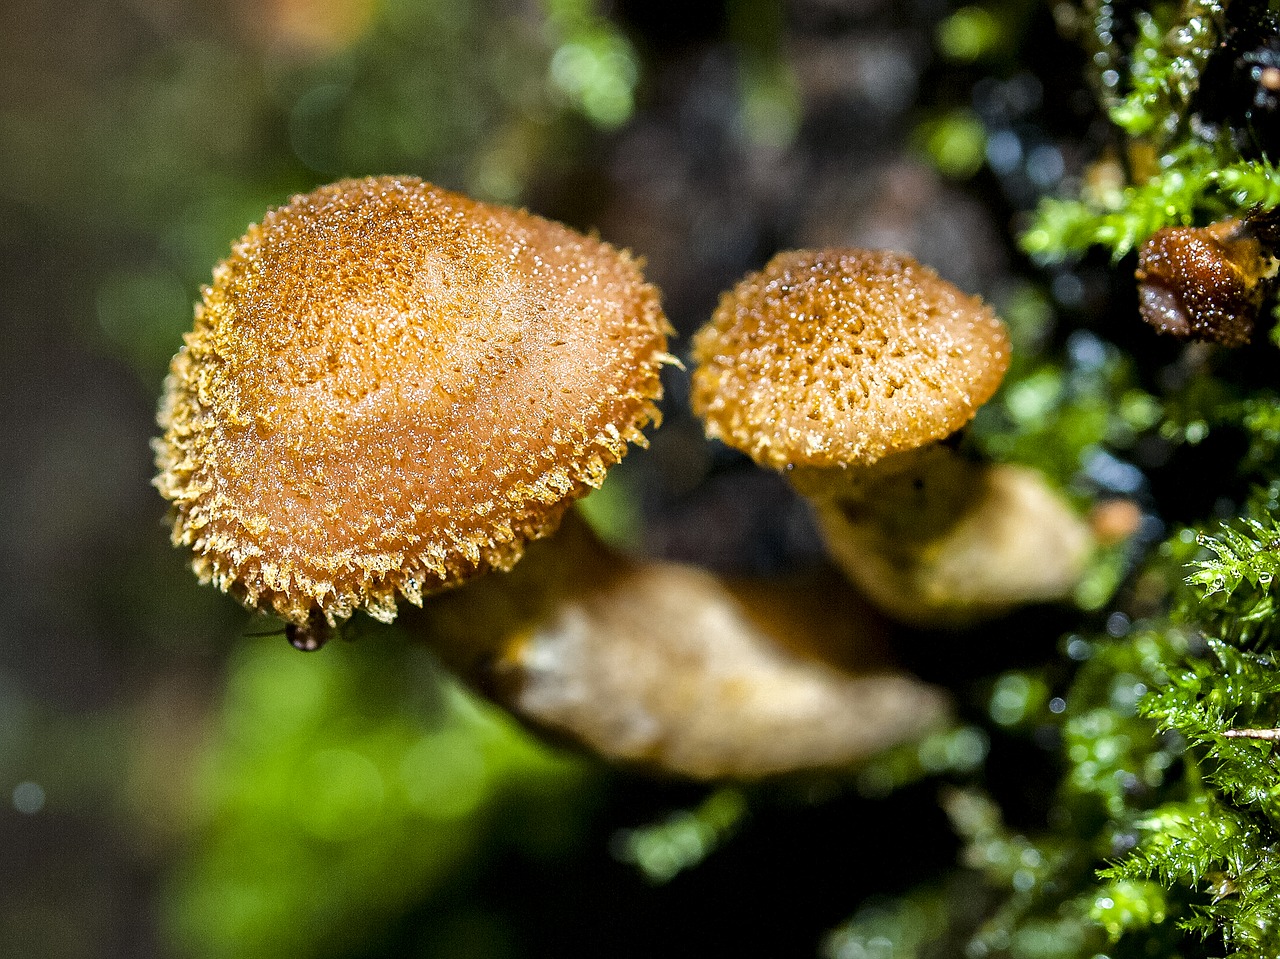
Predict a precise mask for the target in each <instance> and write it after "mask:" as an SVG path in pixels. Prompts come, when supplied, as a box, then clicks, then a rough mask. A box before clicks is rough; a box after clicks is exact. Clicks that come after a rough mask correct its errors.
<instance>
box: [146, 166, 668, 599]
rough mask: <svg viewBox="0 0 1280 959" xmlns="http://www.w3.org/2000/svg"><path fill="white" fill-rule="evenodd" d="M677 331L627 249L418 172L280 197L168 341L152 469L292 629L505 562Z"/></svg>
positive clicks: (215, 573)
mask: <svg viewBox="0 0 1280 959" xmlns="http://www.w3.org/2000/svg"><path fill="white" fill-rule="evenodd" d="M668 332H669V327H668V324H667V321H666V319H665V317H664V316H663V313H662V310H661V308H660V306H659V302H658V294H657V292H656V290H655V289H654V288H653V287H652V286H650V285H648V284H647V283H645V282H644V279H643V277H642V276H641V275H640V270H639V267H638V265H637V264H636V262H635V261H634V260H633V259H632V258H631V257H630V256H629V255H628V254H627V253H626V252H623V251H619V250H616V249H614V248H613V247H611V246H609V245H608V244H607V243H604V242H602V241H600V240H598V239H596V238H593V237H587V236H583V235H581V234H579V233H576V232H574V231H572V230H570V229H569V228H567V227H565V226H562V225H561V224H558V223H553V222H551V221H548V220H544V219H542V218H540V217H537V216H534V215H532V214H530V213H527V212H524V211H521V210H515V209H510V208H507V207H501V206H495V205H492V204H487V203H480V202H477V201H474V200H471V199H468V198H466V197H464V196H460V195H458V194H456V193H450V192H448V191H445V190H441V189H438V188H436V187H434V186H431V185H429V184H426V183H423V182H421V181H420V180H417V179H414V178H411V177H371V178H366V179H361V180H344V181H341V182H339V183H335V184H332V185H330V186H325V187H321V188H320V189H318V190H316V191H314V192H313V193H309V194H306V195H304V196H295V197H294V198H293V199H292V200H290V201H289V203H288V204H287V205H285V206H283V207H280V208H279V209H276V210H273V211H271V212H270V213H268V214H267V215H266V217H265V218H264V219H263V221H262V223H261V225H255V226H252V227H250V228H249V231H248V233H247V234H246V235H245V236H244V237H243V238H242V239H241V240H240V241H239V242H237V243H236V244H235V245H234V246H233V248H232V254H231V257H230V258H229V259H227V260H226V261H225V262H223V263H221V264H220V265H219V266H218V267H217V268H216V269H215V270H214V282H213V285H212V286H209V287H205V288H204V290H203V302H202V303H201V304H198V305H197V307H196V320H195V329H194V330H193V331H192V332H191V333H189V334H187V337H186V345H185V346H184V347H183V348H182V350H181V351H180V352H179V353H178V354H177V356H175V357H174V359H173V362H172V365H171V367H170V373H169V376H168V379H167V381H166V386H165V394H164V397H163V399H162V402H161V408H160V414H159V422H160V425H161V426H162V427H163V429H164V435H163V436H162V437H161V438H159V439H158V440H156V441H155V449H156V462H157V465H158V467H159V469H160V474H159V476H158V477H157V478H156V480H155V483H156V486H157V487H158V488H159V489H160V491H161V493H162V494H163V495H164V496H165V497H167V498H168V499H169V500H171V501H172V503H173V540H174V542H175V544H179V545H185V546H189V547H190V548H191V549H192V550H193V551H194V553H195V559H194V564H193V565H194V568H195V571H196V573H197V575H198V576H199V577H200V578H201V580H203V581H212V582H213V583H214V584H215V585H217V586H218V587H219V588H220V589H223V590H225V591H228V592H231V593H232V594H233V595H235V596H236V597H237V598H238V599H240V600H241V601H242V602H243V603H245V604H246V605H248V606H251V607H260V608H270V609H273V610H274V611H275V612H276V613H277V614H278V615H280V616H281V617H283V618H284V619H286V620H288V621H289V622H291V623H294V624H297V625H306V624H307V623H308V619H309V618H311V619H312V621H314V616H315V615H316V614H317V612H319V613H322V614H323V615H324V617H325V618H326V619H327V620H328V621H329V623H331V624H332V623H334V622H336V621H337V620H338V619H342V618H345V617H347V616H349V615H350V614H351V612H352V611H353V610H354V609H356V608H363V609H364V610H365V611H366V612H368V613H369V614H370V615H372V616H374V617H375V618H378V619H382V620H384V621H385V620H390V619H392V618H393V617H394V616H395V609H396V606H395V604H396V596H397V594H399V595H401V596H404V597H405V598H407V599H408V600H410V601H411V602H414V603H420V602H421V599H422V596H423V594H425V593H430V592H433V591H436V590H439V589H442V588H445V587H448V586H451V585H454V584H457V583H459V582H461V581H463V580H465V579H467V578H469V577H471V576H474V575H476V574H478V573H481V572H484V571H486V570H488V569H491V568H500V569H506V568H509V567H510V566H511V565H512V564H513V563H514V562H515V561H516V560H517V559H518V558H519V557H520V554H521V552H522V550H523V548H524V544H525V543H526V542H527V541H528V540H530V539H532V538H535V537H538V536H541V535H544V534H546V533H548V532H551V531H553V530H554V529H555V527H556V525H557V524H558V522H559V520H560V517H561V515H562V513H563V512H564V510H565V509H566V508H567V507H568V505H569V503H570V502H572V500H574V499H575V498H577V497H579V496H581V495H582V494H583V493H585V492H586V491H587V490H588V489H590V488H591V487H595V486H598V485H599V484H600V482H601V480H602V479H603V477H604V474H605V471H606V470H607V469H608V467H609V466H611V465H612V464H613V463H615V462H617V461H618V460H619V459H621V458H622V456H623V455H624V453H625V452H626V449H627V443H628V442H637V443H642V442H643V441H644V437H643V435H642V434H641V432H640V430H641V428H642V427H643V426H644V425H645V424H647V423H649V422H651V421H652V422H657V421H658V419H659V414H658V411H657V408H656V406H655V405H654V401H655V400H656V399H658V398H660V396H661V392H662V390H661V386H660V383H659V375H658V374H659V370H660V367H661V366H662V364H663V363H664V362H665V361H667V359H668V357H667V354H666V353H665V349H666V334H667V333H668Z"/></svg>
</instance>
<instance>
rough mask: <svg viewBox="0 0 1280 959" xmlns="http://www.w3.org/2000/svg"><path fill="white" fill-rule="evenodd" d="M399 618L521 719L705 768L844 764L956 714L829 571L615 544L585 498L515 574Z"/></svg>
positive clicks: (622, 750)
mask: <svg viewBox="0 0 1280 959" xmlns="http://www.w3.org/2000/svg"><path fill="white" fill-rule="evenodd" d="M406 625H407V626H408V627H409V628H410V629H412V630H413V631H414V632H415V633H416V634H419V635H422V636H424V637H426V638H427V639H428V640H429V642H430V644H431V645H432V647H433V648H435V649H436V650H438V651H439V652H440V654H441V656H442V657H443V658H444V660H445V662H446V663H448V664H449V665H451V666H452V667H453V668H454V669H456V670H457V671H458V672H459V673H461V674H462V675H463V676H464V677H467V678H468V679H469V680H470V681H471V682H472V683H473V684H474V685H476V686H478V687H479V688H480V689H481V690H482V691H483V692H485V693H486V694H487V695H488V696H490V697H491V698H493V699H494V700H496V701H497V702H499V703H501V704H503V705H504V706H506V707H507V708H509V709H510V710H511V711H512V712H513V713H515V714H516V715H517V716H519V717H520V718H522V719H523V720H524V721H525V722H527V723H529V724H530V725H532V726H534V727H535V728H537V729H540V730H542V731H544V732H550V733H551V734H552V735H553V736H555V737H556V738H560V739H568V740H570V741H572V742H575V743H577V744H581V745H585V746H587V747H589V748H591V749H592V750H594V751H595V752H596V753H598V754H600V755H604V756H607V757H609V758H611V759H613V760H615V761H621V762H625V763H627V764H632V765H638V766H641V767H644V768H648V769H651V770H656V771H660V772H663V773H667V774H675V775H679V776H684V777H692V778H696V779H712V778H723V777H732V778H737V779H757V778H761V777H765V776H772V775H778V774H784V773H792V772H796V771H799V770H813V769H824V768H835V767H846V766H849V765H851V764H855V763H857V762H858V761H859V760H862V759H865V758H867V757H869V756H871V755H873V754H875V753H877V752H880V751H882V750H884V749H887V748H889V747H891V746H894V745H898V744H900V743H904V742H909V741H912V740H914V739H917V738H919V737H920V736H921V735H923V734H924V733H925V732H927V731H928V730H930V729H931V728H935V727H937V726H939V725H940V724H942V723H943V722H945V720H946V718H947V717H948V705H947V700H946V697H945V695H944V694H943V693H942V692H941V691H940V690H938V689H936V688H935V687H932V686H929V685H927V684H925V683H923V682H921V681H920V680H918V679H916V678H915V677H913V676H910V675H909V674H907V673H904V672H902V671H901V670H897V669H894V668H891V667H890V666H889V665H888V660H887V657H886V655H885V652H884V635H885V632H886V629H885V625H884V623H883V622H882V621H881V620H880V618H879V617H878V616H876V615H875V613H874V612H873V611H872V610H870V609H869V608H868V607H867V605H866V603H865V602H864V601H862V600H861V599H860V598H859V597H858V596H857V595H856V594H854V593H853V592H852V591H851V590H850V589H849V587H848V586H847V585H846V584H843V583H841V582H840V581H839V579H838V578H834V577H832V576H830V574H812V575H809V576H806V577H800V578H790V579H772V580H768V579H753V580H737V581H735V580H730V579H726V578H722V577H719V576H716V575H714V574H712V573H710V572H707V571H706V570H702V569H697V568H695V567H692V566H688V565H683V564H676V563H665V562H655V561H640V560H634V559H630V558H627V557H624V556H620V555H619V554H617V553H616V552H615V551H613V550H611V549H609V548H608V547H606V546H604V545H603V544H601V543H600V541H599V540H598V539H596V538H595V536H594V535H593V534H592V533H591V531H590V530H589V529H588V528H587V527H586V525H585V523H583V522H582V521H581V520H580V519H577V518H576V516H575V514H573V513H571V514H570V515H569V516H567V517H566V519H565V522H564V524H563V526H562V527H561V529H560V531H559V532H558V533H557V534H556V536H555V537H553V538H552V539H549V540H543V541H541V542H538V543H535V544H533V545H531V546H530V548H529V550H528V554H527V556H526V557H525V558H524V559H523V560H522V561H521V563H520V564H519V565H518V566H517V567H516V568H515V569H513V570H512V571H511V572H510V573H506V574H503V575H500V576H489V577H485V578H484V579H481V580H477V581H476V582H474V583H471V584H470V585H468V586H467V587H466V588H465V589H461V590H456V591H454V592H451V593H449V594H447V595H442V596H438V597H434V598H433V599H432V600H431V601H430V602H428V603H426V604H424V606H423V608H422V610H421V611H417V610H415V611H413V612H412V613H411V614H409V616H408V618H407V619H406Z"/></svg>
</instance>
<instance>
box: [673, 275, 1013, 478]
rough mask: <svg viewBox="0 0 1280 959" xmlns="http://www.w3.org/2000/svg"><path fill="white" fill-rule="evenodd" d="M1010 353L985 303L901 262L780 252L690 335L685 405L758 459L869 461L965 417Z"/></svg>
mask: <svg viewBox="0 0 1280 959" xmlns="http://www.w3.org/2000/svg"><path fill="white" fill-rule="evenodd" d="M1009 350H1010V347H1009V340H1008V334H1007V332H1006V331H1005V328H1004V324H1002V323H1001V322H1000V320H999V318H997V317H996V315H995V314H994V313H993V312H992V310H991V309H990V307H988V306H987V305H986V304H984V303H983V302H982V301H981V300H980V299H979V298H977V297H975V296H970V295H968V294H966V293H963V292H962V291H960V290H959V289H957V288H956V287H955V286H953V285H952V284H950V283H948V282H947V281H945V280H943V279H941V278H940V277H939V276H938V275H937V274H936V273H935V272H934V271H933V270H931V269H929V268H928V267H926V266H923V265H921V264H919V263H917V262H916V261H915V260H913V259H911V258H910V257H907V256H903V255H901V254H898V253H891V252H886V251H879V250H856V249H848V250H843V249H833V250H798V251H792V252H787V253H781V254H779V255H778V256H776V257H774V258H773V259H772V260H771V261H770V262H769V263H768V264H767V265H766V266H765V268H764V269H763V270H761V271H760V272H758V273H753V274H750V275H748V276H747V277H745V278H744V279H743V280H742V281H741V282H739V283H738V285H737V286H735V287H734V288H733V290H731V291H729V292H727V293H725V294H724V296H723V297H722V298H721V300H720V305H719V307H718V308H717V309H716V311H715V314H714V316H713V317H712V319H711V322H710V323H709V324H708V325H707V326H705V327H704V328H703V329H702V330H701V331H699V332H698V334H697V335H696V336H695V337H694V341H693V357H694V361H695V363H696V369H695V371H694V373H693V387H692V401H693V408H694V411H695V412H696V413H697V414H698V415H699V416H700V417H702V419H703V420H704V421H705V423H706V430H707V435H708V436H711V437H713V438H716V439H720V440H723V441H724V442H725V443H727V444H729V445H730V446H733V447H735V448H737V449H740V450H742V451H743V452H745V453H747V454H748V455H749V456H751V458H752V459H754V460H755V461H756V462H757V463H759V464H760V465H762V466H768V467H772V468H774V469H785V468H787V467H792V466H807V467H818V468H825V467H833V466H845V465H855V464H856V465H869V464H871V463H874V462H876V461H878V460H879V459H881V458H882V457H884V456H887V455H889V454H891V453H895V452H899V451H904V450H909V449H915V448H917V447H919V446H923V445H924V444H926V443H929V442H932V441H934V440H938V439H942V438H944V437H946V436H949V435H950V434H951V433H953V432H955V431H956V430H958V429H959V428H960V427H962V426H963V425H965V424H966V423H967V422H969V420H971V419H972V418H973V416H974V414H975V413H976V412H977V410H978V407H980V406H981V405H982V404H983V403H985V402H986V401H987V400H988V399H990V398H991V396H992V394H993V393H995V391H996V388H997V387H998V386H999V385H1000V381H1001V379H1002V378H1003V376H1004V372H1005V369H1006V368H1007V367H1008V365H1009Z"/></svg>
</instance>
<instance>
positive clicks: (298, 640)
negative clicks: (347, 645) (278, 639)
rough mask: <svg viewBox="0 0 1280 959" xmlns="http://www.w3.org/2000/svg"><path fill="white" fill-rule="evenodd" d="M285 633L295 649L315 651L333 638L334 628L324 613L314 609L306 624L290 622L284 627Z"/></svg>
mask: <svg viewBox="0 0 1280 959" xmlns="http://www.w3.org/2000/svg"><path fill="white" fill-rule="evenodd" d="M284 635H285V638H286V639H288V640H289V645H290V646H292V647H293V648H294V649H298V650H301V651H302V652H304V653H314V652H315V651H316V650H317V649H319V648H320V647H321V646H323V645H324V644H325V643H327V642H328V641H329V640H330V639H332V638H333V628H332V627H331V626H330V625H329V623H328V620H326V619H325V618H324V613H322V612H320V610H319V609H313V610H312V611H311V615H310V616H308V617H307V622H306V624H305V625H303V626H299V625H298V624H296V623H289V624H288V625H287V626H285V628H284Z"/></svg>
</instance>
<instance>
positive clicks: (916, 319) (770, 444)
mask: <svg viewBox="0 0 1280 959" xmlns="http://www.w3.org/2000/svg"><path fill="white" fill-rule="evenodd" d="M693 356H694V360H695V362H696V364H697V368H696V369H695V371H694V373H693V395H692V401H693V408H694V411H695V412H696V413H697V414H698V415H699V416H701V417H702V418H703V420H704V421H705V425H706V431H707V435H708V436H710V437H713V438H716V439H720V440H723V441H724V442H726V443H728V444H729V445H731V446H734V447H736V448H738V449H740V450H742V451H744V452H745V453H747V454H748V455H750V456H751V457H752V458H753V459H754V460H755V461H756V462H757V463H759V464H761V465H763V466H768V467H772V468H774V469H779V470H786V471H787V472H788V475H789V477H790V478H791V480H792V482H793V484H794V485H795V486H796V488H797V489H798V490H799V491H800V492H802V493H804V494H805V495H807V496H808V497H809V498H810V499H811V500H812V501H813V503H814V505H815V507H816V511H817V516H818V520H819V524H820V527H821V529H822V531H823V534H824V537H825V539H826V541H827V543H828V546H829V548H830V550H831V553H832V555H833V557H834V559H835V560H836V561H837V562H838V563H839V564H840V565H841V567H842V568H843V569H844V570H845V572H846V573H847V574H848V575H849V576H850V578H851V579H852V580H853V581H854V583H855V584H857V585H858V586H859V587H860V588H862V589H863V590H864V591H865V592H866V593H867V594H868V595H869V596H870V598H871V599H873V600H874V601H875V602H876V603H877V604H879V605H880V606H881V607H882V608H884V609H886V610H887V611H889V612H891V613H893V614H894V615H895V616H898V617H899V618H901V619H903V620H905V621H908V622H912V623H916V624H918V625H923V626H948V625H963V624H965V623H969V622H973V621H975V620H978V619H981V618H984V617H987V616H991V615H997V614H999V613H1001V612H1004V611H1006V610H1008V609H1009V608H1011V607H1013V606H1014V605H1017V604H1019V603H1023V602H1029V601H1036V600H1049V599H1056V598H1060V597H1061V596H1063V595H1065V594H1066V593H1067V592H1068V591H1069V590H1070V589H1071V587H1072V586H1073V585H1074V584H1075V582H1076V581H1077V580H1078V578H1079V576H1080V575H1081V573H1082V570H1083V564H1084V560H1085V558H1086V556H1087V553H1088V551H1089V548H1090V538H1089V534H1088V530H1087V527H1086V526H1085V524H1084V523H1083V522H1082V521H1081V519H1080V518H1079V517H1077V516H1076V515H1075V514H1074V513H1073V512H1072V511H1071V509H1070V508H1069V507H1068V506H1067V505H1066V504H1065V503H1064V502H1063V501H1062V500H1061V498H1060V497H1058V496H1057V495H1056V494H1054V493H1053V492H1052V491H1051V490H1049V488H1048V487H1047V486H1046V485H1045V482H1044V480H1043V479H1042V478H1041V477H1040V476H1039V474H1036V473H1034V472H1032V471H1030V470H1026V469H1023V468H1020V467H1015V466H1001V465H997V466H992V465H989V464H981V463H975V462H972V461H970V460H969V459H967V458H965V457H964V456H962V455H961V454H960V453H958V452H957V451H956V449H955V446H956V443H955V439H956V438H957V431H959V430H960V429H961V428H962V427H964V426H965V425H966V424H967V423H968V422H969V421H970V420H971V419H972V418H973V416H974V414H975V413H976V412H977V410H978V408H979V407H980V406H981V405H982V404H983V403H985V402H986V401H987V400H988V399H989V398H990V397H991V396H992V394H993V393H995V391H996V388H997V387H998V386H999V385H1000V381H1001V379H1002V378H1003V376H1004V372H1005V369H1006V367H1007V366H1008V363H1009V340H1008V336H1007V334H1006V332H1005V328H1004V325H1003V324H1002V323H1001V322H1000V320H999V319H998V318H997V317H996V316H995V314H994V313H993V312H992V311H991V309H990V308H989V307H988V306H986V305H985V304H984V303H983V302H982V301H981V300H979V299H978V298H977V297H973V296H970V295H968V294H965V293H963V292H961V291H960V290H959V289H957V288H956V287H955V286H953V285H952V284H950V283H948V282H946V281H945V280H943V279H941V278H940V277H939V276H938V275H937V274H936V273H934V271H933V270H931V269H929V268H928V267H925V266H922V265H920V264H919V263H917V262H915V261H914V260H912V259H911V258H909V257H906V256H903V255H901V254H897V253H889V252H884V251H869V250H852V249H850V250H800V251H794V252H788V253H782V254H779V255H778V256H776V257H775V258H774V259H773V260H772V261H770V262H769V264H768V265H766V266H765V268H764V269H763V270H762V271H760V272H759V273H754V274H751V275H749V276H747V277H745V278H744V279H743V280H742V281H741V282H740V283H738V285H737V286H736V287H735V288H734V289H733V290H732V291H730V292H728V293H726V294H725V295H724V296H723V297H722V299H721V301H720V305H719V307H718V308H717V309H716V311H715V314H714V316H713V317H712V319H711V321H710V323H708V324H707V325H706V326H705V327H703V329H702V330H701V331H699V332H698V334H697V335H696V336H695V338H694V342H693Z"/></svg>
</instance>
